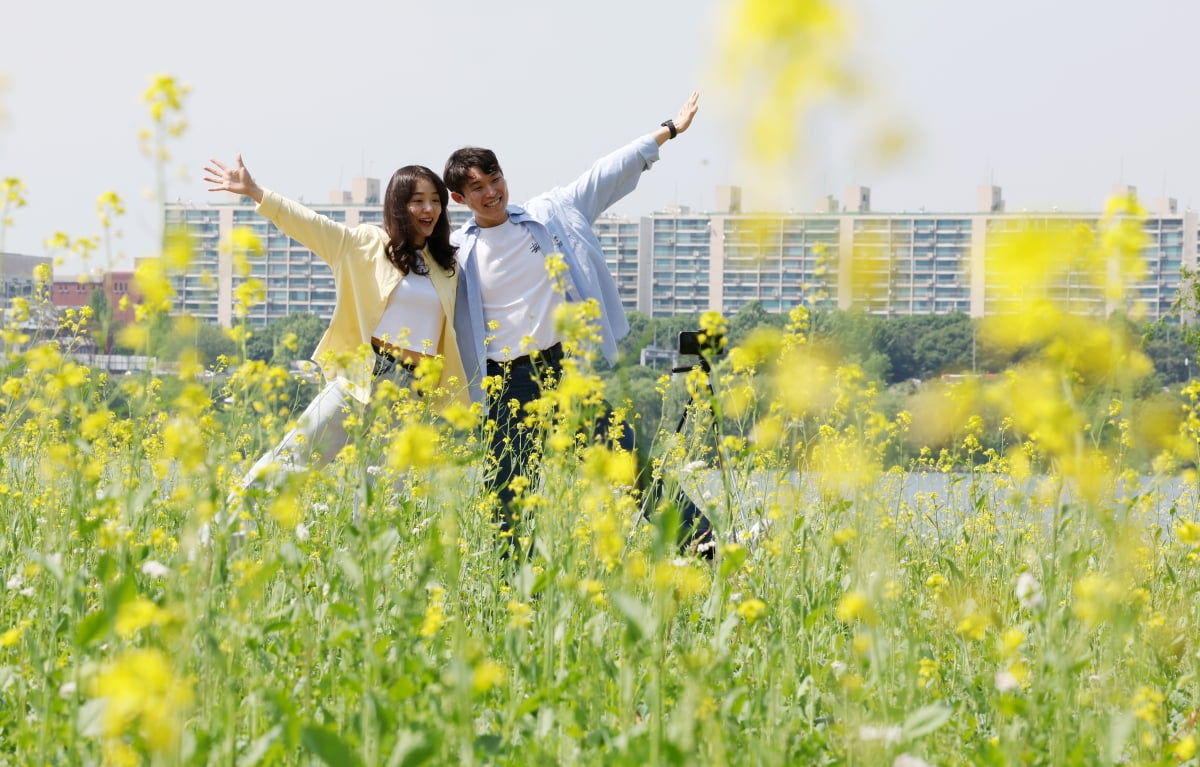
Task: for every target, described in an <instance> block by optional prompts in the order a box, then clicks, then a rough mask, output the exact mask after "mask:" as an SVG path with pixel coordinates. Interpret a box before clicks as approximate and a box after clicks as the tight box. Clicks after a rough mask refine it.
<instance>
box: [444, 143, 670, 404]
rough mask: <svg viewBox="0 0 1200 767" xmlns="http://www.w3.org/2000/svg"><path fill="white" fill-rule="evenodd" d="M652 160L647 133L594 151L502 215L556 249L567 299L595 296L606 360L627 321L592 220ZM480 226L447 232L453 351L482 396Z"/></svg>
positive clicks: (654, 151)
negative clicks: (564, 177)
mask: <svg viewBox="0 0 1200 767" xmlns="http://www.w3.org/2000/svg"><path fill="white" fill-rule="evenodd" d="M657 160H658V142H656V141H655V140H654V138H653V136H651V135H646V136H643V137H642V138H639V139H637V140H636V141H633V142H632V143H630V144H626V145H625V146H623V147H621V148H620V149H618V150H616V151H615V152H612V153H611V154H608V155H606V156H604V157H601V158H600V159H599V160H597V161H596V162H595V164H593V165H592V167H591V168H589V169H588V170H587V172H585V173H584V174H583V175H582V176H580V177H579V178H577V179H575V181H573V182H572V183H570V184H569V185H567V186H558V187H555V188H554V189H551V190H550V191H549V192H546V193H544V194H540V195H538V196H537V197H534V198H533V199H532V200H530V201H529V202H527V203H525V204H524V205H523V206H518V205H509V206H508V217H509V220H510V221H512V222H513V223H516V224H520V225H521V226H524V227H525V228H526V229H528V230H529V234H530V235H531V236H532V237H533V241H534V242H536V243H537V245H538V247H539V248H541V252H542V253H544V254H549V253H561V254H562V255H563V261H564V263H566V265H567V274H568V277H569V279H568V281H567V296H566V298H567V300H568V301H586V300H588V299H590V298H594V299H596V302H597V303H599V305H600V320H599V321H600V331H601V344H600V348H601V350H602V351H603V352H604V356H605V357H606V358H607V359H608V361H609V362H615V361H616V359H617V341H619V340H621V339H622V338H624V337H625V335H626V334H627V333H628V332H629V321H628V320H627V319H626V318H625V309H624V307H623V306H621V296H620V292H619V291H618V290H617V282H616V280H614V279H613V276H612V274H611V273H610V272H609V271H608V265H607V264H606V263H605V262H604V251H603V250H602V249H601V248H600V240H599V239H597V237H596V233H595V232H594V231H593V230H592V224H593V223H594V222H595V221H596V219H597V218H599V217H600V214H601V213H603V212H604V211H605V210H607V209H608V208H609V207H610V206H611V205H612V204H613V203H615V202H616V201H617V200H619V199H621V198H622V197H624V196H625V195H627V194H629V193H630V192H632V191H633V190H634V189H635V188H637V184H638V180H639V179H640V178H641V175H642V173H643V172H644V171H646V170H649V168H650V166H651V165H653V164H654V163H655V162H656V161H657ZM478 235H479V225H478V224H476V223H475V218H474V217H473V216H472V217H471V220H469V221H467V223H465V224H463V225H462V227H461V228H459V229H458V231H456V232H454V233H453V234H452V235H451V236H450V241H451V242H452V243H454V244H455V245H457V246H458V254H457V258H458V265H459V269H460V270H461V272H460V274H459V278H458V299H457V300H456V302H455V308H454V331H455V333H456V334H457V335H458V345H459V353H460V354H461V355H462V359H463V365H464V367H465V368H466V371H467V379H468V381H467V383H468V388H469V390H470V393H471V399H472V400H474V401H476V402H485V401H486V400H485V398H484V393H483V387H482V379H483V376H484V375H485V374H486V372H487V350H486V349H485V348H484V339H485V338H486V337H487V328H486V326H485V324H484V319H483V300H482V297H481V295H480V287H479V263H478V260H477V259H476V257H475V241H476V239H477V238H478Z"/></svg>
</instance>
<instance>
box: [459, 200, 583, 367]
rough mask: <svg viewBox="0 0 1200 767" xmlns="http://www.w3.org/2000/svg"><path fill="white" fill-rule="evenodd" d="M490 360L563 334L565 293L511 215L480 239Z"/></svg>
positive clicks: (482, 230) (548, 344)
mask: <svg viewBox="0 0 1200 767" xmlns="http://www.w3.org/2000/svg"><path fill="white" fill-rule="evenodd" d="M475 255H476V257H477V258H478V259H479V286H480V289H481V290H480V293H481V295H482V298H483V321H484V323H485V324H486V327H487V336H488V337H489V338H490V339H491V340H490V341H489V342H488V345H487V356H488V359H491V360H495V361H497V362H503V361H505V360H510V359H513V358H514V357H520V356H521V355H523V354H528V353H530V352H532V351H537V350H539V349H548V348H550V347H551V346H553V345H554V344H556V343H558V342H559V341H561V340H562V339H561V338H559V337H558V333H557V332H555V330H554V310H555V309H557V308H558V306H559V304H561V303H562V302H563V296H562V294H561V293H559V292H558V291H557V290H555V289H554V287H553V284H552V283H551V281H550V275H549V273H548V272H547V271H546V254H545V253H542V252H541V249H540V248H539V247H538V246H537V243H535V242H534V241H533V237H532V235H530V234H529V232H528V231H527V230H526V229H525V227H523V226H521V225H519V224H514V223H513V222H512V221H511V220H510V221H505V222H504V223H503V224H500V225H499V226H489V227H487V228H480V230H479V237H478V239H477V241H476V244H475Z"/></svg>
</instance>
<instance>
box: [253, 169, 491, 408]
mask: <svg viewBox="0 0 1200 767" xmlns="http://www.w3.org/2000/svg"><path fill="white" fill-rule="evenodd" d="M255 210H256V211H257V212H258V213H259V214H260V215H262V216H264V217H265V218H268V219H270V220H271V221H272V222H273V223H274V224H275V226H277V227H279V229H280V231H282V232H283V233H284V234H286V235H287V236H289V237H291V238H292V239H294V240H296V241H297V242H299V243H301V244H302V245H304V247H306V248H308V249H309V250H311V251H312V252H313V253H316V254H317V256H319V257H320V258H321V260H322V261H324V262H325V263H327V264H329V266H330V268H331V269H333V284H334V288H335V289H336V290H337V303H336V304H335V306H334V308H333V318H332V319H331V320H330V321H329V327H328V328H327V329H326V330H325V335H324V336H322V337H321V341H320V343H318V344H317V348H316V351H314V352H313V357H312V358H313V361H314V362H316V363H317V364H318V365H320V366H321V372H323V373H324V374H325V377H326V379H328V380H334V379H335V378H337V379H341V380H342V381H343V382H344V383H345V384H346V388H347V390H348V391H349V392H350V394H351V396H353V397H354V398H355V399H357V400H359V401H360V402H363V403H366V402H369V401H370V398H371V379H372V370H373V366H374V355H372V354H369V353H368V352H369V351H370V349H369V345H370V343H371V332H372V331H374V330H375V327H376V326H377V325H378V324H379V320H380V319H381V318H382V317H383V310H384V309H385V308H386V307H387V302H388V298H389V297H390V296H391V294H392V290H394V289H395V287H396V286H397V285H398V284H400V278H401V275H400V272H399V270H397V269H396V267H395V266H393V265H392V263H391V262H390V261H388V259H387V244H388V236H387V233H386V232H385V231H384V230H383V229H382V228H381V227H379V226H376V225H374V224H362V225H360V226H356V227H348V226H346V225H345V224H341V223H338V222H337V221H333V220H332V219H329V218H327V217H325V216H322V215H321V214H319V213H316V212H314V211H312V210H310V209H308V208H306V207H304V206H303V205H301V204H299V203H297V202H293V201H292V200H289V199H287V198H286V197H282V196H280V195H278V194H276V193H275V192H272V191H271V190H269V189H264V190H263V198H262V202H261V203H259V204H258V207H257V208H256V209H255ZM426 263H427V264H428V265H429V279H430V280H432V281H433V286H434V288H436V290H437V294H438V298H439V299H440V300H441V303H442V311H443V312H444V314H445V320H444V321H443V324H442V336H441V338H440V339H439V341H438V353H439V354H440V355H442V357H443V366H442V377H441V380H440V381H439V382H438V388H439V389H441V390H442V391H443V392H445V393H444V395H443V396H440V397H438V399H436V400H435V401H434V407H435V409H437V410H442V409H444V408H445V407H446V406H447V405H449V404H451V403H452V402H460V403H462V404H464V405H468V404H470V399H469V397H468V396H467V389H466V385H467V376H466V372H465V371H464V369H463V363H462V357H461V356H460V355H459V352H458V338H457V336H456V335H455V333H454V299H455V295H456V293H457V286H458V272H457V270H456V271H455V273H454V274H453V275H449V274H446V273H445V272H444V271H443V270H442V269H441V268H440V267H439V266H438V265H437V264H436V263H434V262H433V260H432V259H428V260H427V261H426ZM364 345H366V346H367V348H366V349H364V348H363V347H364ZM348 359H349V360H352V361H351V362H350V363H349V365H350V366H349V367H341V366H340V363H346V361H347V360H348Z"/></svg>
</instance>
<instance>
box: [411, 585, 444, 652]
mask: <svg viewBox="0 0 1200 767" xmlns="http://www.w3.org/2000/svg"><path fill="white" fill-rule="evenodd" d="M447 619H448V618H447V616H446V589H445V588H443V587H441V586H433V587H431V588H430V589H429V604H428V605H426V607H425V617H424V619H423V620H422V621H421V628H420V630H419V632H418V633H419V634H420V635H421V636H423V637H425V638H426V639H428V638H430V637H432V636H434V635H435V634H437V633H438V631H439V630H441V628H442V626H443V625H445V623H446V621H447Z"/></svg>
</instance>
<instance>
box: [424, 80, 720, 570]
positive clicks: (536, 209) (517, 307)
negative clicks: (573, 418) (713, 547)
mask: <svg viewBox="0 0 1200 767" xmlns="http://www.w3.org/2000/svg"><path fill="white" fill-rule="evenodd" d="M698 100H699V94H697V93H692V95H691V96H690V97H689V98H688V100H687V101H686V102H685V103H684V105H683V106H682V107H680V108H679V112H678V113H677V114H676V115H675V117H674V118H672V119H670V120H666V121H664V122H663V123H662V124H661V125H660V126H659V127H658V129H657V130H655V131H654V132H652V133H649V134H647V135H645V136H643V137H641V138H639V139H637V140H635V141H633V142H632V143H630V144H627V145H625V146H623V147H621V148H620V149H618V150H616V151H615V152H612V153H611V154H609V155H607V156H605V157H602V158H600V159H599V160H597V161H596V163H595V164H594V165H592V167H591V168H589V169H588V170H587V172H585V173H584V174H583V175H582V176H580V177H579V178H577V179H576V180H575V181H574V182H572V183H571V184H568V185H567V186H563V187H555V188H554V189H552V190H550V191H549V192H546V193H545V194H542V195H539V196H537V197H535V198H533V199H532V200H530V201H529V202H527V203H525V205H523V206H517V205H509V204H508V186H507V184H506V182H505V178H504V171H503V170H502V169H501V167H500V163H499V162H498V161H497V159H496V155H495V154H493V153H492V152H491V150H488V149H481V148H479V147H466V148H463V149H459V150H458V151H456V152H454V154H452V155H450V159H449V160H447V161H446V169H445V172H444V173H443V180H444V181H445V182H446V185H447V187H449V189H450V197H451V199H453V200H454V201H455V202H457V203H460V204H463V205H466V206H467V207H468V208H470V210H471V212H472V213H473V214H474V217H473V218H472V219H471V220H470V221H468V222H467V223H466V224H464V225H463V226H462V228H460V229H459V230H458V231H457V232H455V233H454V234H453V235H452V236H451V241H452V242H453V243H454V244H456V245H457V246H458V260H459V265H460V267H461V269H462V273H461V275H460V279H459V284H458V290H459V298H458V301H457V302H456V308H455V318H454V326H455V331H456V332H457V334H458V339H459V345H460V349H461V354H462V357H463V361H464V363H465V365H466V370H467V377H468V379H469V386H470V391H471V397H472V399H474V400H475V401H477V402H482V401H485V397H484V392H483V390H482V387H481V383H482V377H483V376H484V375H488V376H496V377H498V378H499V379H500V382H501V383H500V386H499V389H498V391H495V392H493V393H492V394H491V395H490V397H488V398H487V402H488V405H489V413H490V415H491V417H492V418H493V419H494V420H495V422H496V431H495V434H494V436H493V437H492V440H491V446H490V449H491V456H492V459H493V460H494V461H495V462H496V466H497V470H496V474H495V476H494V478H493V479H492V480H491V485H490V487H491V488H493V489H495V490H497V491H498V494H499V497H500V501H501V504H502V509H501V525H502V528H503V529H504V530H506V531H509V530H511V528H512V525H513V522H514V515H513V511H512V508H511V504H512V500H513V497H514V495H515V493H514V491H513V489H512V487H511V484H512V480H513V479H514V478H516V477H518V476H524V477H526V478H528V479H530V480H531V481H532V480H535V479H536V474H535V472H536V469H534V468H531V467H530V466H529V463H530V461H529V460H528V458H529V456H530V453H531V451H532V449H533V447H534V445H535V444H536V442H535V441H536V440H538V438H539V437H538V435H531V434H528V433H527V432H526V431H525V430H524V429H523V428H521V421H522V420H523V417H524V416H523V413H524V411H523V406H524V405H525V404H526V403H528V402H532V401H534V400H536V399H537V398H538V397H539V396H540V395H541V391H542V388H543V387H545V386H552V385H554V382H555V381H557V380H558V378H559V375H560V373H561V370H562V367H561V364H562V358H563V348H562V339H561V338H560V337H559V336H558V333H557V331H556V329H555V326H554V313H555V310H556V309H557V308H558V306H559V305H560V304H561V303H562V302H563V301H564V300H565V301H587V300H589V299H595V301H596V302H597V304H598V305H599V307H600V310H601V316H600V320H599V324H600V331H601V344H600V345H601V349H602V350H603V351H604V354H605V356H606V357H607V358H608V360H609V361H610V362H615V361H616V356H617V341H619V340H620V339H621V338H623V337H624V336H625V334H626V333H628V332H629V322H628V320H627V319H626V318H625V311H624V309H623V308H622V306H621V299H620V295H619V293H618V290H617V284H616V281H615V280H614V279H613V277H612V275H611V274H610V273H609V271H608V267H607V265H606V264H605V262H604V254H603V251H602V250H601V248H600V242H599V240H598V239H597V238H596V235H595V233H594V232H593V231H592V224H593V223H594V222H595V220H596V219H597V218H598V217H599V216H600V214H601V213H603V212H604V211H605V210H607V209H608V208H609V207H610V206H612V205H613V203H615V202H616V201H617V200H620V199H621V198H622V197H624V196H625V195H627V194H629V193H630V192H632V191H633V190H634V188H636V187H637V183H638V180H639V178H640V177H641V174H642V173H643V172H644V171H646V170H647V169H649V167H650V166H651V165H652V164H653V163H654V162H655V161H657V160H658V150H659V147H661V146H662V145H663V144H665V143H666V142H667V141H669V140H671V139H673V138H675V137H676V136H678V135H679V134H681V133H683V132H684V131H686V130H687V129H688V127H689V126H690V125H691V124H692V118H693V117H695V115H696V110H697V101H698ZM552 253H561V254H562V258H563V262H564V263H565V265H566V267H567V272H566V280H565V284H566V291H565V295H564V294H563V293H562V292H560V291H559V290H556V289H555V284H554V283H555V278H554V277H552V276H551V275H550V273H549V271H548V269H547V266H546V256H548V255H549V254H552ZM513 400H515V401H516V402H517V403H518V405H519V406H518V407H516V408H513V407H511V406H510V403H511V402H512V401H513ZM596 432H597V435H598V436H601V437H604V438H607V439H609V440H610V441H612V442H615V443H616V444H619V445H620V446H621V447H623V448H625V449H626V450H630V451H632V450H633V430H632V428H630V427H629V426H628V425H627V424H624V423H619V422H615V421H614V419H613V418H612V415H611V409H610V408H609V407H608V403H607V402H606V403H603V412H602V413H601V414H600V417H599V418H598V419H597V424H596ZM676 502H677V503H678V505H679V508H680V513H681V519H682V523H683V530H682V531H681V535H682V541H683V544H684V545H685V547H690V546H692V545H699V544H703V543H704V542H705V541H706V540H707V538H708V537H709V533H710V528H709V523H708V520H707V519H706V518H705V517H704V516H703V514H701V513H700V510H699V509H697V508H696V507H695V505H694V504H692V503H691V501H689V500H687V498H686V496H683V495H680V497H679V498H677V499H676ZM703 551H705V552H706V553H708V554H709V555H711V551H710V547H708V546H705V547H704V549H703Z"/></svg>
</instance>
